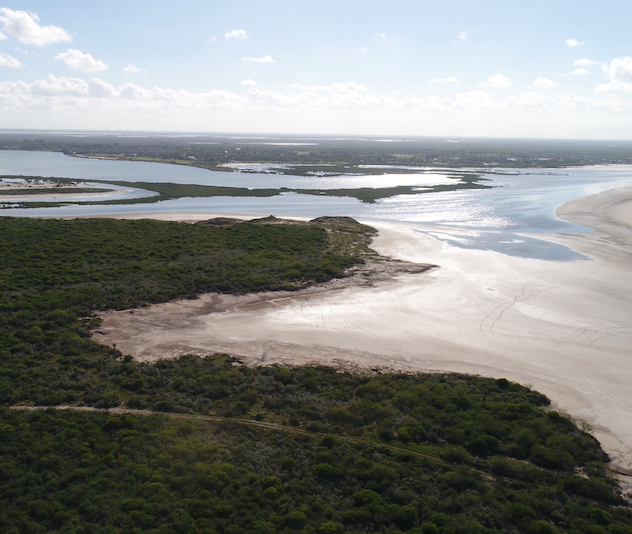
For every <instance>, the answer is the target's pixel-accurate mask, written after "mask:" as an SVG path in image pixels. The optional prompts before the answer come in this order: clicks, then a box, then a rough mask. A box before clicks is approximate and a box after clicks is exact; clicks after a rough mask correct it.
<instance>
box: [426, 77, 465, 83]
mask: <svg viewBox="0 0 632 534" xmlns="http://www.w3.org/2000/svg"><path fill="white" fill-rule="evenodd" d="M458 81H460V80H459V79H458V78H457V77H456V76H449V77H447V78H433V79H432V80H430V83H437V82H458Z"/></svg>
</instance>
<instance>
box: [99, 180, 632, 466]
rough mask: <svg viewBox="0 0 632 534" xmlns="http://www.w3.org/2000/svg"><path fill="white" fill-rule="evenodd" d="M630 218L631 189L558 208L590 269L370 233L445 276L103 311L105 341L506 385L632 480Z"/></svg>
mask: <svg viewBox="0 0 632 534" xmlns="http://www.w3.org/2000/svg"><path fill="white" fill-rule="evenodd" d="M631 210H632V188H626V189H619V190H613V191H608V192H605V193H601V194H598V195H594V196H591V197H587V198H583V199H579V200H575V201H572V202H569V203H567V204H565V205H564V206H562V207H561V208H559V210H558V216H560V217H561V218H564V219H568V220H572V221H574V222H578V223H581V224H584V225H587V226H590V227H592V228H594V231H593V232H591V233H588V234H577V235H560V234H558V235H554V236H548V237H547V239H550V240H551V241H555V242H558V243H562V244H566V245H569V246H571V247H573V248H574V249H576V250H578V251H579V252H582V253H583V254H585V255H587V256H589V257H590V258H592V260H591V261H578V262H567V263H562V262H548V261H541V260H533V259H522V258H515V257H509V256H505V255H502V254H499V253H496V252H489V251H478V250H465V249H459V248H455V247H452V246H450V245H448V244H446V243H442V242H439V241H437V240H435V239H434V238H432V237H430V236H429V235H426V234H424V233H421V232H419V231H417V230H416V229H418V228H419V227H410V226H408V225H406V224H385V223H370V224H372V225H373V226H375V227H376V228H378V229H379V235H378V236H377V238H376V239H375V240H374V243H373V248H375V250H377V251H378V252H380V253H381V254H383V255H387V256H391V257H393V258H398V259H402V260H406V261H409V262H417V263H429V264H435V265H438V266H439V267H438V268H436V269H433V270H430V271H427V272H425V273H420V274H400V275H397V276H395V277H393V278H390V279H387V280H382V281H377V282H375V283H374V284H373V285H369V286H366V285H364V286H357V285H352V284H351V285H350V284H347V285H344V284H343V285H340V284H339V285H337V286H336V285H334V286H332V287H329V286H324V287H317V288H311V289H309V290H306V291H302V292H298V293H283V294H263V295H251V296H245V297H232V296H221V295H205V296H203V297H201V298H200V299H197V300H194V301H178V302H172V303H167V304H160V305H156V306H151V307H149V308H146V309H139V310H135V311H134V313H129V312H110V313H105V314H103V318H104V323H103V326H102V327H101V329H100V330H101V332H102V333H103V334H97V335H95V339H97V340H99V341H102V342H104V343H108V344H110V345H111V344H113V343H116V346H117V348H118V349H119V350H121V351H122V352H123V353H125V354H133V355H134V356H136V357H137V358H139V359H141V360H153V359H156V358H169V357H175V356H178V355H181V354H185V353H194V354H200V355H204V354H209V353H212V352H218V351H221V352H229V353H231V354H233V355H236V356H238V357H239V358H240V359H242V360H243V361H244V362H246V363H249V364H273V363H285V364H302V363H325V364H331V365H340V366H343V367H361V368H370V369H375V368H378V369H381V368H388V369H397V370H402V371H411V372H414V371H456V372H464V373H475V374H480V375H484V376H491V377H506V378H508V379H511V380H514V381H517V382H520V383H522V384H529V385H532V386H533V387H534V388H535V389H537V390H539V391H541V392H543V393H545V394H546V395H548V396H549V398H550V399H552V401H553V403H554V405H555V406H556V407H557V408H558V409H560V410H564V411H566V412H568V413H569V414H570V415H572V416H573V417H574V418H575V419H576V420H577V421H585V422H587V423H588V424H589V425H591V426H592V428H593V429H594V434H595V435H596V436H597V438H598V439H599V440H600V441H601V443H602V445H603V446H604V448H605V450H606V451H607V452H608V453H609V454H610V455H611V457H612V458H613V466H614V467H615V468H617V469H619V470H621V471H629V472H630V473H632V417H630V414H631V413H632V388H631V387H630V384H632V277H631V276H630V272H631V266H632V211H631ZM145 216H147V217H154V218H155V217H156V214H151V215H145ZM210 216H212V214H203V217H204V218H208V217H210ZM170 217H172V218H179V219H187V220H193V219H196V218H201V217H202V215H198V216H194V215H191V214H178V215H174V214H171V215H170ZM540 237H541V236H540Z"/></svg>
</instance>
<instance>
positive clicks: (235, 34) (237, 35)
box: [224, 30, 248, 41]
mask: <svg viewBox="0 0 632 534" xmlns="http://www.w3.org/2000/svg"><path fill="white" fill-rule="evenodd" d="M224 37H225V38H226V40H227V41H228V40H230V39H248V32H246V30H231V31H229V32H226V33H225V34H224Z"/></svg>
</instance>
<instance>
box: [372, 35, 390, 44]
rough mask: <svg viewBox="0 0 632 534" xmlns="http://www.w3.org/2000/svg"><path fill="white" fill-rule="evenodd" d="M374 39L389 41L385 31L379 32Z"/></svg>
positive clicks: (383, 41) (382, 41)
mask: <svg viewBox="0 0 632 534" xmlns="http://www.w3.org/2000/svg"><path fill="white" fill-rule="evenodd" d="M373 39H374V40H376V41H379V42H381V43H385V42H386V41H388V35H387V34H385V33H377V34H375V35H374V36H373Z"/></svg>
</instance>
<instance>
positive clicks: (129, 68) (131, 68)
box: [123, 63, 143, 74]
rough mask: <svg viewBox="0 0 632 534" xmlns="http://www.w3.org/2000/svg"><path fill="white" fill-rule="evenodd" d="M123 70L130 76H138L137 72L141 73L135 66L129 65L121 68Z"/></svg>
mask: <svg viewBox="0 0 632 534" xmlns="http://www.w3.org/2000/svg"><path fill="white" fill-rule="evenodd" d="M123 70H124V71H125V72H128V73H130V74H138V73H139V72H143V70H142V69H140V68H138V67H137V66H136V65H132V64H131V63H130V64H129V65H128V66H127V67H123Z"/></svg>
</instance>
